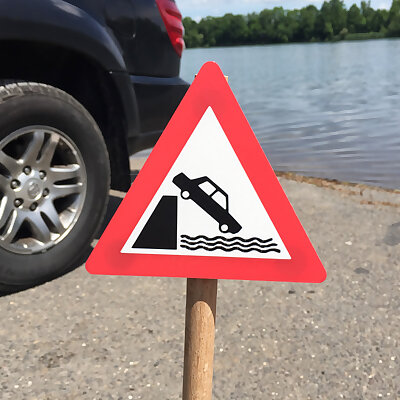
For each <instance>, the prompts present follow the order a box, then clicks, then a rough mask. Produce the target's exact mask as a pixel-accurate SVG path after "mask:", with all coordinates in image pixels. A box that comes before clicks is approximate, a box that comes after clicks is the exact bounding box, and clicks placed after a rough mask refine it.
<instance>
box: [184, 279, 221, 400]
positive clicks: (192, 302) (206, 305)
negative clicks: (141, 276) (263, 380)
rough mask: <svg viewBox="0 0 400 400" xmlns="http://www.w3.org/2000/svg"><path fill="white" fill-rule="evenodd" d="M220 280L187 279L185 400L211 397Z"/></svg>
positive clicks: (204, 399)
mask: <svg viewBox="0 0 400 400" xmlns="http://www.w3.org/2000/svg"><path fill="white" fill-rule="evenodd" d="M217 284H218V281H217V279H190V278H189V279H188V280H187V290H186V323H185V358H184V367H183V396H182V398H183V400H211V397H212V378H213V360H214V337H215V315H216V314H215V311H216V304H217Z"/></svg>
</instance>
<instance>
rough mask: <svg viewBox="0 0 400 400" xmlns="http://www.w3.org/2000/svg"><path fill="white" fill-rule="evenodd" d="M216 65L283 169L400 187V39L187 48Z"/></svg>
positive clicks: (191, 59)
mask: <svg viewBox="0 0 400 400" xmlns="http://www.w3.org/2000/svg"><path fill="white" fill-rule="evenodd" d="M210 60H212V61H216V62H217V63H218V64H219V65H220V66H221V68H222V70H223V72H224V74H225V75H229V84H230V86H231V88H232V90H233V92H234V93H235V95H236V98H237V99H238V101H239V103H240V105H241V107H242V108H243V111H244V113H245V115H246V117H247V119H248V120H249V122H250V125H251V126H252V128H253V130H254V132H255V134H256V136H257V138H258V140H259V142H260V144H261V146H262V148H263V149H264V151H265V153H266V155H267V157H268V159H269V161H270V162H271V164H272V166H273V167H274V169H275V170H277V171H293V172H297V173H300V174H303V175H307V176H315V177H321V178H331V179H338V180H343V181H350V182H359V183H366V184H372V185H377V186H382V187H387V188H400V40H371V41H362V42H338V43H323V44H322V43H312V44H285V45H269V46H243V47H229V48H228V47H226V48H211V49H187V50H186V51H185V52H184V56H183V59H182V68H181V76H182V77H183V78H184V79H186V80H187V81H189V82H190V81H192V80H193V77H194V75H195V73H197V71H198V70H199V69H200V67H201V65H202V64H203V63H204V62H206V61H210Z"/></svg>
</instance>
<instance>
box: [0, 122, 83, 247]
mask: <svg viewBox="0 0 400 400" xmlns="http://www.w3.org/2000/svg"><path fill="white" fill-rule="evenodd" d="M86 186H87V176H86V169H85V164H84V161H83V158H82V155H81V154H80V152H79V150H78V148H77V147H76V145H75V144H74V142H72V140H71V139H70V138H69V137H68V136H66V135H65V134H64V133H62V132H61V131H58V130H56V129H54V128H50V127H47V126H30V127H26V128H23V129H19V130H17V131H15V132H13V133H12V134H10V135H8V136H7V137H6V138H5V139H3V140H2V141H0V247H2V248H4V249H6V250H8V251H10V252H13V253H20V254H32V253H40V252H43V251H45V250H47V249H49V248H50V247H53V246H54V245H56V244H57V243H59V242H60V241H61V240H63V239H64V238H65V237H66V236H67V235H68V233H69V232H70V231H71V229H72V228H73V226H74V225H75V223H76V221H77V220H78V218H79V216H80V214H81V212H82V207H83V203H84V201H85V197H86Z"/></svg>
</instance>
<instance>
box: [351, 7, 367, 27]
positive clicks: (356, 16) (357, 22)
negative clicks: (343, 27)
mask: <svg viewBox="0 0 400 400" xmlns="http://www.w3.org/2000/svg"><path fill="white" fill-rule="evenodd" d="M365 25H366V20H365V17H364V16H363V15H362V14H361V10H360V9H359V8H358V6H357V5H356V4H353V5H352V6H351V7H350V9H349V11H348V12H347V29H348V30H349V32H350V33H355V32H364V30H365Z"/></svg>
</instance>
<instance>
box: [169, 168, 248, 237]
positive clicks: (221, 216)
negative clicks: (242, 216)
mask: <svg viewBox="0 0 400 400" xmlns="http://www.w3.org/2000/svg"><path fill="white" fill-rule="evenodd" d="M172 182H174V184H175V185H176V186H178V187H179V189H181V197H182V198H183V199H185V200H188V199H191V200H193V201H194V202H195V203H196V204H197V205H198V206H199V207H201V208H202V209H203V210H204V211H205V212H206V213H207V214H208V215H210V217H212V218H213V219H215V220H216V221H217V222H218V224H219V230H220V231H221V232H223V233H227V232H230V233H237V232H239V231H240V230H241V229H242V226H241V225H240V224H239V223H238V222H237V221H236V219H235V218H233V217H232V215H231V214H229V208H228V195H227V194H226V193H225V192H224V191H223V190H222V189H221V188H220V187H219V186H218V185H216V184H215V183H214V182H213V181H212V180H211V179H210V178H208V177H207V176H203V177H201V178H197V179H190V178H188V177H187V176H186V175H185V174H184V173H180V174H178V175H176V176H175V178H174V179H173V180H172ZM204 185H207V186H208V188H211V189H210V190H209V193H207V192H206V191H204V190H203V189H202V186H204ZM217 198H219V200H220V201H217Z"/></svg>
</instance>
